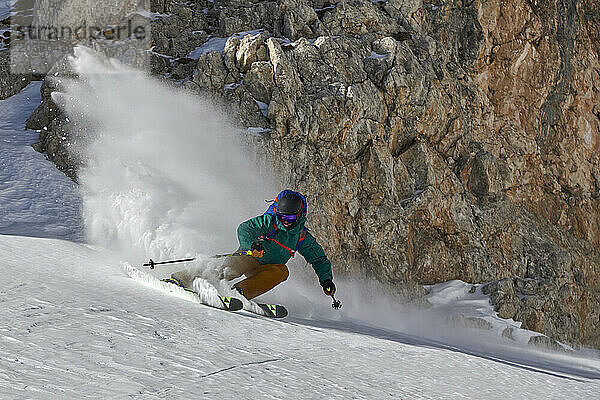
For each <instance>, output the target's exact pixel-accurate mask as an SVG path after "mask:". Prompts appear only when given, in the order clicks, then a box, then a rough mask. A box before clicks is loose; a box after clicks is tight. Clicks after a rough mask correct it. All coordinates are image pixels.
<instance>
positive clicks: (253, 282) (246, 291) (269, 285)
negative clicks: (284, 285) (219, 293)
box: [234, 264, 290, 300]
mask: <svg viewBox="0 0 600 400" xmlns="http://www.w3.org/2000/svg"><path fill="white" fill-rule="evenodd" d="M245 275H246V279H244V280H243V281H241V282H238V283H236V284H235V285H234V287H235V288H236V289H237V290H238V291H239V292H240V293H241V294H242V295H243V296H244V297H245V298H247V299H248V300H250V299H253V298H255V297H256V296H260V295H261V294H263V293H266V292H268V291H269V290H271V289H273V288H274V287H275V286H277V285H279V284H280V283H281V282H283V281H285V280H286V279H287V278H288V276H289V275H290V272H289V271H288V269H287V267H286V266H285V265H284V264H265V265H260V266H258V267H257V268H254V269H253V270H251V271H248V272H246V273H245Z"/></svg>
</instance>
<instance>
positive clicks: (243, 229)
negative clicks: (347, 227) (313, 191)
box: [166, 190, 336, 300]
mask: <svg viewBox="0 0 600 400" xmlns="http://www.w3.org/2000/svg"><path fill="white" fill-rule="evenodd" d="M306 213H307V203H306V198H305V197H304V196H303V195H302V194H300V193H298V192H295V191H292V190H284V191H282V192H281V193H279V195H278V196H277V199H276V200H275V202H274V203H273V204H272V205H271V207H269V209H268V210H267V211H266V212H265V213H264V214H263V215H259V216H258V217H254V218H252V219H250V220H248V221H245V222H242V223H241V224H240V225H239V226H238V229H237V235H238V241H239V243H240V250H250V251H252V255H251V256H250V255H241V256H234V257H228V258H227V261H226V262H225V264H224V265H223V267H224V268H223V274H222V276H221V278H224V279H227V280H233V279H236V278H239V277H241V276H242V275H245V277H246V279H244V280H242V281H240V282H238V283H236V284H235V285H233V288H234V289H236V290H237V291H238V292H239V293H240V294H241V295H242V296H244V297H245V298H247V299H248V300H250V299H253V298H254V297H256V296H260V295H261V294H263V293H266V292H268V291H269V290H271V289H272V288H274V287H275V286H277V285H279V284H280V283H282V282H283V281H285V280H286V279H287V278H288V276H289V271H288V268H287V267H286V265H285V264H286V263H287V262H288V260H289V259H290V258H291V257H293V256H294V254H295V252H296V251H298V252H299V253H300V254H301V255H302V256H304V258H305V259H306V261H307V262H309V263H310V264H311V265H312V267H313V269H314V270H315V273H316V274H317V277H318V278H319V283H320V284H321V286H322V287H323V291H324V292H325V294H326V295H328V296H333V295H334V293H335V290H336V289H335V285H334V284H333V280H332V279H333V275H332V272H331V262H330V261H329V259H328V258H327V256H326V255H325V252H324V251H323V248H322V247H321V245H320V244H319V243H317V241H316V239H315V238H314V236H312V235H311V234H310V232H308V229H307V228H306V227H305V226H304V224H305V223H306ZM194 278H195V276H194V275H193V274H191V273H189V272H187V271H179V272H175V273H174V274H172V275H171V279H167V280H166V281H168V282H171V283H174V284H177V285H178V286H182V287H185V288H190V287H191V285H192V283H193V281H194Z"/></svg>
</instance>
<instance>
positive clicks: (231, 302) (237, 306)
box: [219, 295, 244, 311]
mask: <svg viewBox="0 0 600 400" xmlns="http://www.w3.org/2000/svg"><path fill="white" fill-rule="evenodd" d="M219 299H221V302H222V303H223V306H224V307H225V308H224V309H225V310H227V311H239V310H241V309H242V308H244V303H242V301H241V300H240V299H236V298H235V297H229V296H221V295H219Z"/></svg>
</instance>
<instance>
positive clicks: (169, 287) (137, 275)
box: [122, 263, 244, 311]
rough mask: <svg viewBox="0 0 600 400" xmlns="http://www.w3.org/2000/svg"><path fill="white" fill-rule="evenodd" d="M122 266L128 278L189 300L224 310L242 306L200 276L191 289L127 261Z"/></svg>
mask: <svg viewBox="0 0 600 400" xmlns="http://www.w3.org/2000/svg"><path fill="white" fill-rule="evenodd" d="M122 267H123V270H124V271H125V273H126V274H127V275H128V276H129V277H130V278H132V279H134V280H136V281H139V282H141V283H144V284H146V285H149V286H152V287H154V288H157V289H160V290H163V291H165V292H168V293H172V294H175V295H176V296H178V297H181V298H185V299H186V300H191V301H194V302H196V303H200V304H203V305H206V306H209V307H213V308H218V309H220V310H226V311H239V310H241V309H242V308H243V307H244V304H243V303H242V301H241V300H240V299H237V298H235V297H230V296H222V295H220V294H219V293H218V291H217V288H215V287H214V286H213V285H211V284H210V283H209V282H207V281H206V280H204V279H201V278H196V279H195V280H194V288H193V290H192V289H187V288H183V287H181V286H178V285H177V284H175V283H172V282H168V281H167V282H165V281H161V280H159V279H157V278H156V277H154V276H153V275H151V274H149V273H147V272H144V271H141V270H139V269H137V268H136V267H134V266H132V265H131V264H129V263H122Z"/></svg>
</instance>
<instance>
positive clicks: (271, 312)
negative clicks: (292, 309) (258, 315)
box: [255, 303, 288, 318]
mask: <svg viewBox="0 0 600 400" xmlns="http://www.w3.org/2000/svg"><path fill="white" fill-rule="evenodd" d="M255 304H256V305H257V306H258V307H259V308H260V309H261V310H262V312H263V315H264V316H265V317H269V318H285V317H287V315H288V310H287V308H285V307H284V306H282V305H280V304H265V303H255Z"/></svg>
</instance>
